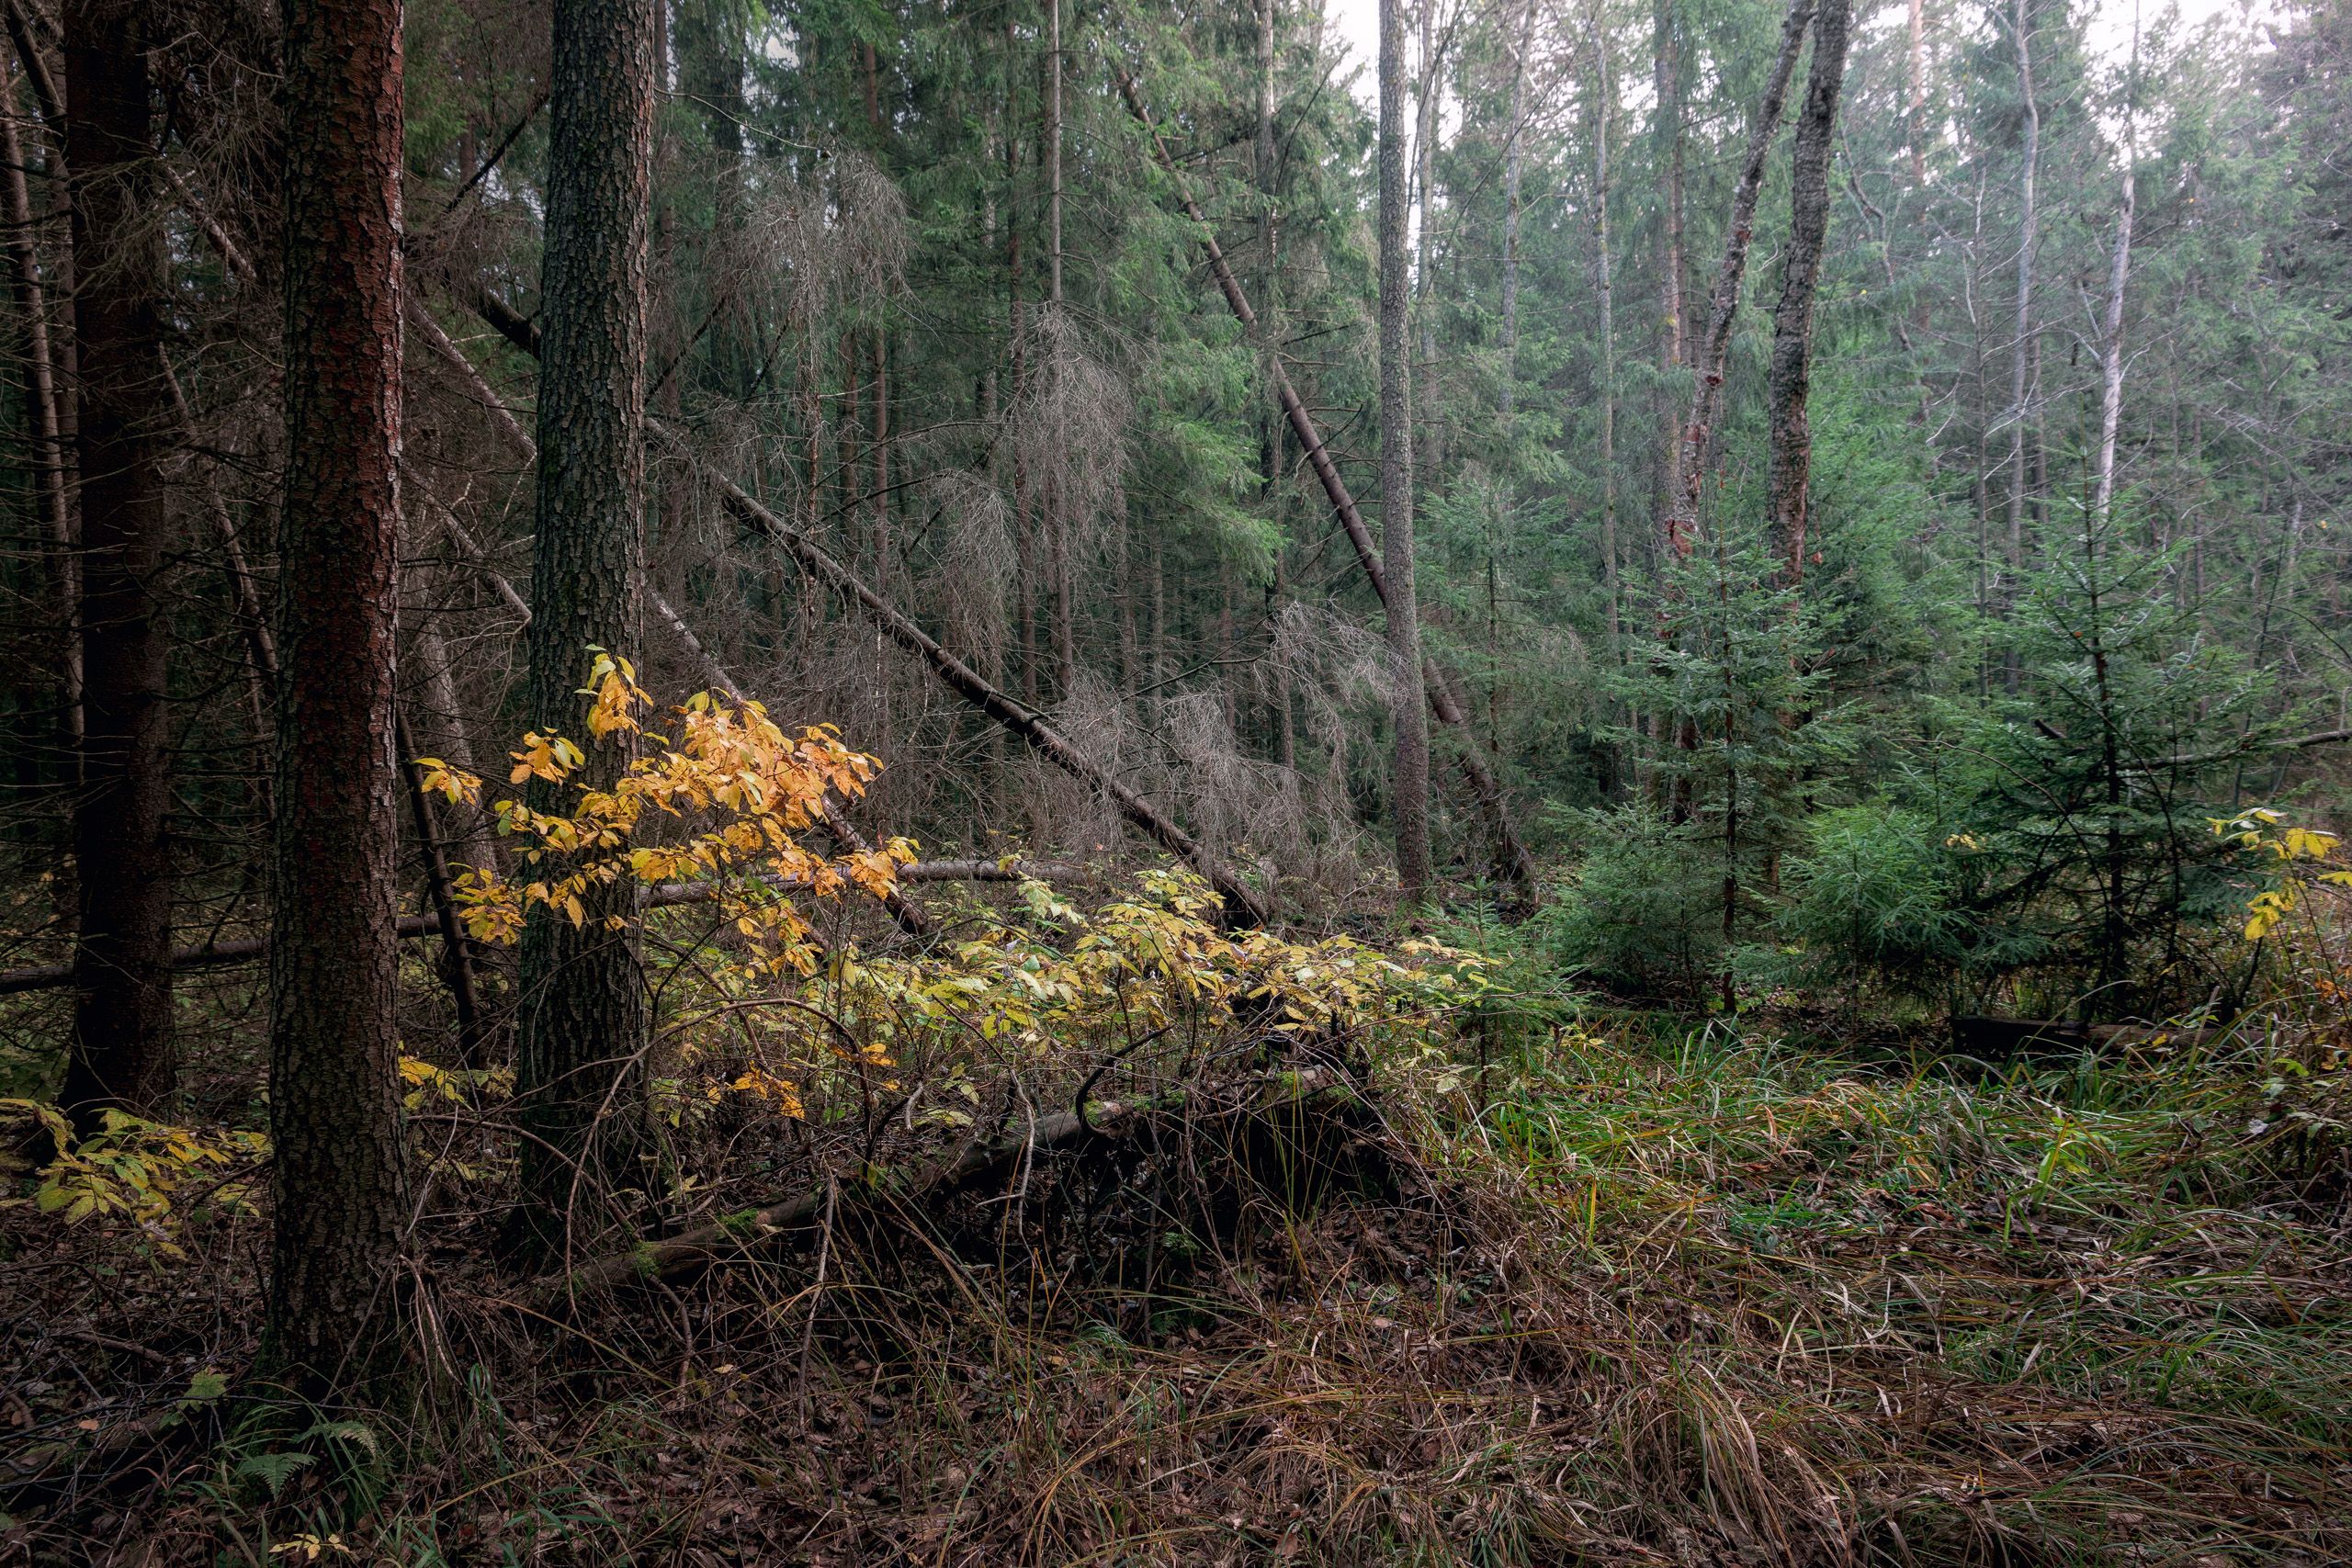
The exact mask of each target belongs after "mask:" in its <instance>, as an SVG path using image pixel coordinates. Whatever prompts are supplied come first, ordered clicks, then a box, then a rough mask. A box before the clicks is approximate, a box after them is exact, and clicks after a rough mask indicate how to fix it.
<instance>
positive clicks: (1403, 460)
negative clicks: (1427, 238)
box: [1380, 0, 1430, 904]
mask: <svg viewBox="0 0 2352 1568" xmlns="http://www.w3.org/2000/svg"><path fill="white" fill-rule="evenodd" d="M1405 205H1406V190H1405V18H1404V16H1403V4H1402V0H1380V537H1381V547H1380V564H1381V574H1382V576H1383V577H1384V578H1385V579H1386V581H1387V584H1388V592H1387V595H1386V597H1387V602H1388V662H1389V665H1390V669H1391V675H1392V678H1393V680H1394V682H1395V684H1396V695H1395V698H1394V700H1393V701H1392V702H1391V703H1390V704H1389V709H1390V712H1391V714H1392V715H1393V716H1394V721H1395V724H1396V729H1397V738H1396V755H1395V763H1394V768H1393V771H1392V773H1391V788H1392V789H1393V791H1394V794H1395V800H1394V802H1393V807H1394V810H1395V813H1396V818H1397V892H1398V894H1399V896H1400V897H1402V898H1403V899H1404V901H1405V902H1406V903H1408V904H1410V903H1413V902H1415V901H1416V900H1418V899H1419V897H1421V895H1422V894H1423V893H1424V892H1425V891H1426V890H1427V889H1428V887H1429V882H1430V721H1429V716H1428V713H1427V711H1426V710H1425V709H1424V707H1423V705H1422V702H1421V694H1420V693H1419V692H1418V691H1416V690H1414V682H1413V672H1414V671H1417V670H1419V668H1420V667H1421V634H1420V613H1419V604H1418V601H1417V599H1416V596H1415V594H1414V592H1413V425H1412V399H1411V395H1410V393H1409V391H1408V387H1407V377H1408V372H1409V369H1410V365H1409V357H1410V353H1411V351H1410V349H1409V348H1408V345H1407V343H1406V333H1405V316H1406V305H1407V281H1408V280H1407V278H1406V276H1405V270H1406V267H1405Z"/></svg>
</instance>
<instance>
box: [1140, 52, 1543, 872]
mask: <svg viewBox="0 0 2352 1568" xmlns="http://www.w3.org/2000/svg"><path fill="white" fill-rule="evenodd" d="M1112 69H1113V71H1114V72H1115V73H1116V74H1117V76H1118V82H1119V92H1120V95H1121V96H1124V97H1125V99H1126V100H1127V108H1128V111H1129V112H1130V113H1132V114H1133V115H1134V116H1135V117H1136V120H1137V121H1138V122H1139V123H1141V125H1142V126H1143V128H1144V130H1145V132H1146V134H1148V136H1149V137H1150V138H1151V145H1152V151H1153V152H1154V153H1155V154H1156V155H1157V156H1158V157H1159V166H1160V167H1161V168H1163V169H1165V170H1166V171H1167V172H1168V177H1169V178H1170V180H1172V181H1173V182H1174V183H1175V186H1176V197H1177V199H1178V200H1179V201H1181V202H1182V204H1183V208H1184V214H1185V216H1186V217H1188V218H1190V219H1191V220H1193V222H1194V223H1197V224H1199V225H1200V229H1201V233H1200V240H1201V247H1202V250H1203V252H1204V254H1206V255H1207V257H1208V262H1209V272H1210V273H1211V275H1212V276H1215V277H1216V286H1217V288H1218V289H1219V290H1221V291H1222V292H1223V293H1224V295H1225V302H1226V304H1227V305H1228V306H1230V307H1231V308H1232V310H1233V314H1234V317H1235V319H1236V320H1238V321H1240V323H1241V324H1242V326H1243V327H1244V328H1245V329H1247V330H1249V331H1251V332H1255V331H1256V329H1257V325H1258V314H1257V312H1256V311H1255V310H1252V309H1250V298H1249V296H1248V295H1246V294H1244V293H1243V292H1242V291H1241V282H1240V280H1239V279H1238V278H1237V277H1235V276H1234V275H1233V268H1232V267H1231V266H1230V265H1228V264H1227V261H1226V259H1225V251H1224V249H1223V248H1222V247H1221V246H1219V245H1218V244H1217V243H1216V231H1214V230H1213V229H1211V228H1210V226H1209V220H1208V218H1207V215H1206V214H1204V212H1202V210H1201V205H1200V203H1199V202H1197V201H1195V200H1194V199H1193V193H1192V189H1191V187H1190V186H1187V185H1186V184H1185V183H1184V176H1183V175H1182V173H1180V172H1179V171H1178V169H1177V167H1176V159H1175V156H1174V155H1173V154H1172V153H1170V152H1169V150H1168V143H1167V141H1166V140H1165V139H1163V138H1162V137H1161V136H1160V134H1159V128H1158V127H1157V126H1155V125H1154V124H1153V123H1152V120H1151V114H1150V111H1149V110H1148V109H1147V108H1146V107H1144V101H1143V94H1142V92H1141V91H1140V90H1139V89H1138V88H1137V87H1136V80H1135V78H1134V77H1133V76H1131V75H1129V74H1128V73H1127V72H1126V69H1125V67H1124V66H1118V65H1114V66H1113V67H1112ZM1266 371H1267V374H1268V375H1269V376H1270V377H1272V379H1273V384H1274V398H1275V400H1277V401H1278V402H1280V403H1281V404H1282V409H1283V417H1284V418H1285V419H1287V420H1288V421H1289V422H1290V428H1291V433H1292V434H1295V436H1297V437H1298V444H1299V446H1300V447H1301V448H1302V449H1304V450H1305V452H1306V461H1307V465H1308V467H1310V468H1313V469H1314V470H1315V477H1316V479H1317V480H1319V481H1320V482H1321V483H1322V486H1323V493H1324V495H1325V496H1327V497H1328V498H1329V500H1330V502H1331V511H1332V513H1334V514H1335V515H1336V516H1337V517H1338V518H1339V520H1340V528H1341V529H1343V530H1344V531H1345V532H1346V534H1347V536H1348V543H1349V544H1350V545H1351V546H1353V547H1354V548H1355V552H1356V564H1357V565H1358V566H1360V567H1362V568H1363V575H1364V580H1365V581H1368V582H1370V583H1371V584H1372V592H1373V593H1374V596H1375V597H1376V598H1378V599H1379V601H1380V603H1381V604H1382V605H1383V606H1384V607H1385V605H1386V604H1387V603H1388V574H1387V572H1386V571H1385V570H1384V569H1383V568H1382V566H1381V564H1380V551H1379V549H1378V547H1375V546H1374V544H1373V542H1372V533H1371V531H1370V530H1369V529H1367V528H1366V527H1365V526H1364V524H1363V512H1362V511H1361V510H1360V509H1359V508H1358V507H1357V505H1356V498H1355V496H1354V494H1353V493H1352V492H1351V491H1349V489H1348V485H1347V481H1346V480H1345V479H1342V478H1340V468H1339V465H1338V464H1336V463H1334V462H1333V461H1332V460H1331V454H1330V452H1329V449H1328V448H1327V447H1325V446H1324V445H1323V436H1322V434H1321V433H1320V432H1319V431H1317V429H1316V427H1315V419H1314V416H1313V415H1312V414H1310V413H1309V412H1307V409H1306V402H1305V400H1302V399H1301V398H1300V397H1299V395H1298V389H1297V388H1296V387H1295V386H1293V385H1292V384H1291V378H1290V373H1289V372H1288V371H1287V370H1285V369H1283V363H1282V358H1281V356H1280V355H1274V354H1270V355H1268V356H1267V360H1266ZM1421 684H1422V687H1423V689H1424V690H1425V691H1426V693H1427V694H1428V697H1429V705H1430V713H1431V714H1432V715H1434V716H1436V718H1437V721H1438V722H1439V723H1440V724H1442V725H1444V726H1445V727H1446V728H1449V729H1451V730H1453V732H1454V733H1455V734H1456V735H1458V736H1459V737H1460V738H1461V741H1462V748H1463V750H1462V757H1461V763H1462V772H1463V773H1464V776H1465V777H1466V778H1468V779H1469V781H1470V789H1471V793H1472V794H1473V795H1475V796H1476V799H1477V802H1478V811H1479V815H1480V816H1482V817H1484V818H1486V821H1487V830H1488V831H1489V832H1491V833H1493V834H1494V837H1495V843H1496V847H1497V850H1498V860H1499V862H1500V863H1501V867H1502V871H1503V874H1504V875H1505V876H1506V877H1507V878H1509V879H1510V881H1511V882H1512V883H1513V884H1515V885H1516V886H1518V887H1519V888H1520V889H1521V892H1522V893H1526V892H1530V891H1532V889H1533V888H1534V886H1535V859H1534V857H1533V856H1532V855H1531V854H1529V853H1528V852H1527V846H1526V845H1525V844H1523V843H1521V841H1520V839H1519V835H1518V833H1517V832H1516V831H1514V830H1513V829H1512V828H1511V824H1510V812H1509V811H1508V809H1507V808H1506V807H1505V806H1504V804H1503V792H1502V785H1501V784H1500V782H1499V781H1498V779H1497V778H1496V776H1495V772H1494V770H1493V769H1492V768H1491V767H1489V766H1488V765H1487V760H1486V757H1485V755H1484V754H1483V752H1482V750H1481V748H1480V746H1479V744H1478V739H1477V737H1476V734H1475V733H1474V732H1473V731H1472V729H1471V728H1470V718H1469V715H1468V714H1467V713H1465V712H1464V709H1463V706H1462V701H1461V699H1460V698H1459V697H1458V696H1456V695H1455V694H1454V691H1453V682H1452V681H1451V680H1450V679H1449V678H1448V677H1447V675H1446V673H1445V671H1443V670H1442V669H1441V668H1440V667H1439V666H1438V664H1437V662H1436V661H1435V660H1422V661H1421Z"/></svg>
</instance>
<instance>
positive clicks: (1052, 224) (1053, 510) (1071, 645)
mask: <svg viewBox="0 0 2352 1568" xmlns="http://www.w3.org/2000/svg"><path fill="white" fill-rule="evenodd" d="M1046 9H1047V13H1048V20H1049V25H1050V31H1049V33H1048V36H1047V40H1046V42H1047V61H1046V297H1047V298H1048V299H1050V300H1051V301H1052V302H1053V322H1054V337H1053V356H1052V357H1051V358H1050V359H1048V360H1047V361H1046V375H1047V377H1048V381H1047V385H1046V402H1047V405H1048V406H1049V407H1051V408H1052V409H1053V411H1054V420H1055V424H1056V429H1055V431H1054V451H1055V454H1056V461H1055V463H1054V464H1052V465H1050V466H1049V468H1048V469H1047V479H1046V506H1045V517H1044V523H1045V533H1046V552H1047V563H1048V569H1049V570H1051V571H1052V573H1053V606H1054V689H1055V691H1056V692H1057V694H1059V695H1060V696H1061V697H1062V698H1063V699H1065V700H1067V699H1068V698H1069V694H1070V692H1071V690H1072V689H1073V688H1075V687H1076V686H1077V684H1078V606H1077V598H1078V582H1077V571H1078V564H1077V561H1076V558H1075V552H1074V550H1073V549H1072V535H1073V533H1074V532H1075V529H1074V527H1073V523H1074V519H1072V518H1071V517H1069V515H1068V513H1067V512H1066V510H1065V502H1064V498H1063V495H1062V486H1061V482H1060V480H1061V469H1062V461H1063V459H1062V453H1063V450H1064V443H1063V438H1062V432H1061V429H1060V422H1061V415H1062V393H1063V388H1062V385H1061V362H1062V355H1063V353H1064V347H1063V339H1064V335H1065V334H1066V333H1069V330H1070V327H1069V319H1068V318H1067V317H1066V316H1065V315H1064V314H1063V312H1062V7H1061V0H1047V4H1046Z"/></svg>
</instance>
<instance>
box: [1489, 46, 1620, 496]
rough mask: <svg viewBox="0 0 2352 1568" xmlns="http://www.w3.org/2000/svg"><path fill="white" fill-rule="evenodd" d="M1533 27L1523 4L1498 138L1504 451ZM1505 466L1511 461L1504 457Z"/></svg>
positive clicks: (1513, 383) (1513, 399)
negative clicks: (1506, 118) (1505, 122)
mask: <svg viewBox="0 0 2352 1568" xmlns="http://www.w3.org/2000/svg"><path fill="white" fill-rule="evenodd" d="M1534 28H1535V0H1526V3H1525V4H1524V5H1522V6H1520V9H1519V30H1518V42H1517V44H1516V46H1515V47H1514V49H1513V50H1512V53H1511V62H1510V125H1509V126H1508V127H1507V128H1506V129H1505V130H1504V134H1503V323H1502V330H1503V375H1502V386H1501V388H1500V389H1499V390H1500V394H1501V401H1502V434H1503V440H1504V442H1505V444H1506V445H1507V446H1508V444H1509V443H1510V440H1511V438H1512V427H1511V426H1512V419H1513V416H1514V415H1515V414H1516V412H1517V411H1518V404H1519V225H1520V210H1519V209H1520V184H1521V180H1520V176H1521V164H1522V163H1523V162H1524V161H1525V160H1524V156H1523V152H1522V143H1521V140H1520V137H1521V125H1522V123H1523V122H1524V121H1525V119H1526V118H1527V46H1528V42H1529V39H1530V37H1531V35H1532V33H1533V31H1534ZM1603 156H1604V157H1605V156H1606V154H1603ZM1505 461H1506V462H1507V463H1508V462H1509V461H1510V456H1509V454H1508V453H1506V454H1505Z"/></svg>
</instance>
